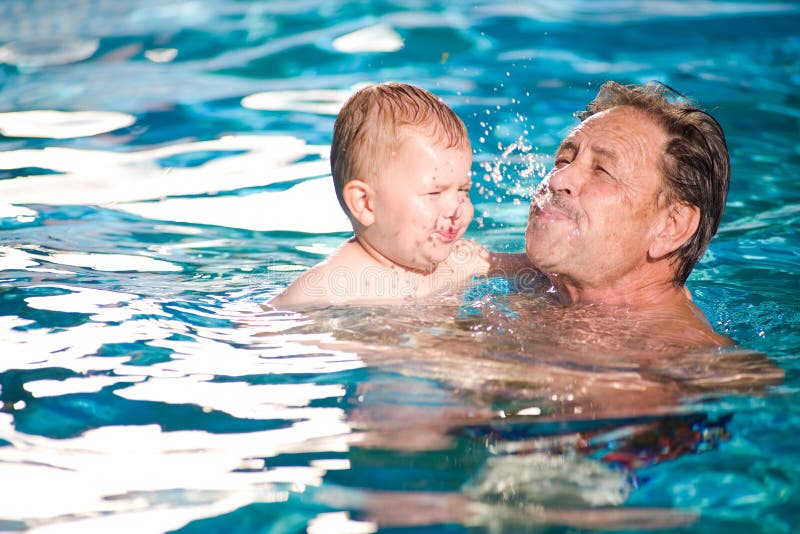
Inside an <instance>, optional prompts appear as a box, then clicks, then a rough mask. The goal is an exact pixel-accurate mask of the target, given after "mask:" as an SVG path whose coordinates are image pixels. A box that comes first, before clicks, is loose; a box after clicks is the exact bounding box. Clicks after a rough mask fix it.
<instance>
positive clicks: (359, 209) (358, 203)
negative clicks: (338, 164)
mask: <svg viewBox="0 0 800 534" xmlns="http://www.w3.org/2000/svg"><path fill="white" fill-rule="evenodd" d="M342 198H343V199H344V203H345V205H346V206H347V209H348V210H350V215H351V216H352V217H353V219H355V220H356V221H358V223H359V224H361V225H362V226H370V225H371V224H372V223H374V222H375V206H374V199H375V190H374V189H372V187H370V185H369V184H368V183H367V182H364V181H362V180H350V181H349V182H347V183H346V184H344V188H343V189H342Z"/></svg>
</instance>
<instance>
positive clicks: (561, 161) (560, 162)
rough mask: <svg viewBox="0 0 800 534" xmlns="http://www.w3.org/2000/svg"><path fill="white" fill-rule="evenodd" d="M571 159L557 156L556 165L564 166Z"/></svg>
mask: <svg viewBox="0 0 800 534" xmlns="http://www.w3.org/2000/svg"><path fill="white" fill-rule="evenodd" d="M569 164H570V161H569V160H568V159H567V158H557V159H556V162H555V166H556V167H563V166H564V165H569Z"/></svg>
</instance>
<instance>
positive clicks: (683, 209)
mask: <svg viewBox="0 0 800 534" xmlns="http://www.w3.org/2000/svg"><path fill="white" fill-rule="evenodd" d="M699 224H700V208H698V207H697V206H695V205H692V204H685V203H682V202H680V203H675V204H672V205H670V206H669V207H668V208H667V210H666V213H665V214H664V220H663V221H662V226H661V228H660V230H659V231H658V233H657V234H656V236H655V239H653V241H652V242H651V243H650V248H649V249H648V253H649V254H650V257H651V258H652V259H656V260H657V259H660V258H663V257H664V256H667V255H668V254H671V253H672V252H675V251H676V250H678V249H679V248H681V247H682V246H683V245H684V244H685V243H686V242H687V241H689V239H691V237H692V236H693V235H694V233H695V231H697V226H698V225H699Z"/></svg>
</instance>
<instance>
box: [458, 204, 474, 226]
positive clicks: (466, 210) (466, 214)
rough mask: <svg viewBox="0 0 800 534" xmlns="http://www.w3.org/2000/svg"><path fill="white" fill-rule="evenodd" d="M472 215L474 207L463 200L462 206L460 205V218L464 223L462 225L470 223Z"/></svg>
mask: <svg viewBox="0 0 800 534" xmlns="http://www.w3.org/2000/svg"><path fill="white" fill-rule="evenodd" d="M474 215H475V207H474V206H473V205H472V202H470V200H469V199H467V200H465V201H464V202H463V204H461V218H462V220H463V221H464V225H468V224H469V223H470V222H471V221H472V217H473V216H474Z"/></svg>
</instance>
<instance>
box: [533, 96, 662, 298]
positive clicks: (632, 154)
mask: <svg viewBox="0 0 800 534" xmlns="http://www.w3.org/2000/svg"><path fill="white" fill-rule="evenodd" d="M666 139H667V138H666V135H665V133H664V132H663V131H662V129H661V127H659V126H658V125H657V124H656V123H655V122H654V121H653V120H652V119H651V118H650V117H649V116H647V115H646V114H644V113H643V112H641V111H639V110H636V109H634V108H630V107H619V108H613V109H610V110H607V111H605V112H602V113H599V114H597V115H594V116H592V117H590V118H589V119H587V120H586V121H584V122H583V123H581V124H580V125H579V126H578V127H577V128H575V129H574V130H573V131H572V132H571V133H570V135H569V136H568V137H567V138H566V139H565V140H564V141H563V142H562V143H561V146H560V147H559V149H558V151H557V153H556V156H555V165H554V167H553V169H552V170H551V171H550V173H549V174H548V175H547V176H546V177H545V179H544V181H543V182H542V184H540V186H539V189H538V190H537V194H536V196H535V197H534V200H533V202H532V203H531V211H530V216H529V220H528V228H527V231H526V234H525V250H526V252H527V254H528V257H529V258H530V260H531V261H532V262H533V264H534V265H536V266H537V267H538V268H539V269H540V270H542V272H544V273H545V274H548V275H550V274H557V275H559V277H561V278H562V279H563V280H564V281H565V282H571V283H572V284H576V285H579V286H584V287H601V288H614V287H617V286H624V284H625V280H626V279H628V277H629V275H630V274H631V273H633V272H635V271H636V270H637V269H638V268H640V267H642V266H643V265H644V264H645V263H646V261H647V251H648V247H649V244H650V242H651V241H652V238H653V237H654V235H655V227H656V222H657V218H656V214H657V213H658V211H659V209H658V206H659V198H660V192H661V190H662V178H661V173H660V171H659V166H658V162H659V159H660V157H661V151H662V147H663V146H664V143H665V142H666Z"/></svg>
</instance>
